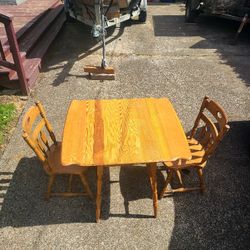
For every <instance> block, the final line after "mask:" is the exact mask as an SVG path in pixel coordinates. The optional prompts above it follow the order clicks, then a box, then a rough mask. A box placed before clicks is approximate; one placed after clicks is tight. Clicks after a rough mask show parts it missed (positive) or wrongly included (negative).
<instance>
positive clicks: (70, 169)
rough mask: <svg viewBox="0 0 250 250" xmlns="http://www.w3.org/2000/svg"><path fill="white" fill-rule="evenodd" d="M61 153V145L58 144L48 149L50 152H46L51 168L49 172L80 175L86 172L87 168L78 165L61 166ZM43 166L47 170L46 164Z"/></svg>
mask: <svg viewBox="0 0 250 250" xmlns="http://www.w3.org/2000/svg"><path fill="white" fill-rule="evenodd" d="M61 152H62V143H61V142H58V144H57V145H55V144H53V145H52V146H51V147H50V151H47V152H46V153H47V155H48V162H49V165H50V167H51V172H52V173H53V174H76V175H79V174H82V173H83V172H84V171H86V170H87V167H81V166H79V165H70V166H63V165H62V164H61ZM44 164H45V169H49V167H48V164H47V163H44Z"/></svg>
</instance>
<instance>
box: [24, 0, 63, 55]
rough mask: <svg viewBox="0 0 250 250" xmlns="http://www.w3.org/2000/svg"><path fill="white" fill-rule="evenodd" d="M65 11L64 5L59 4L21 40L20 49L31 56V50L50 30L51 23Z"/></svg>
mask: <svg viewBox="0 0 250 250" xmlns="http://www.w3.org/2000/svg"><path fill="white" fill-rule="evenodd" d="M62 10H63V5H62V4H61V3H58V4H57V5H56V6H55V7H54V8H53V9H51V10H50V11H49V12H48V13H47V15H45V16H44V17H43V18H42V19H40V21H39V22H38V23H37V24H36V25H33V27H32V29H31V30H30V31H29V32H28V33H26V34H25V35H24V36H22V38H21V39H19V49H20V51H24V52H26V53H27V55H28V54H29V52H30V51H31V49H32V48H33V47H34V46H35V44H36V42H37V41H39V39H40V38H41V36H42V35H43V33H44V32H46V30H47V29H48V27H49V25H50V23H52V22H53V21H54V20H55V19H56V17H57V16H58V15H59V13H60V12H62Z"/></svg>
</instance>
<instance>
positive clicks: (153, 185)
mask: <svg viewBox="0 0 250 250" xmlns="http://www.w3.org/2000/svg"><path fill="white" fill-rule="evenodd" d="M148 167H149V178H150V183H151V188H152V193H153V206H154V217H155V218H156V217H157V208H158V193H157V177H156V170H157V165H156V163H150V164H149V165H148Z"/></svg>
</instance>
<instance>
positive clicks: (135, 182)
mask: <svg viewBox="0 0 250 250" xmlns="http://www.w3.org/2000/svg"><path fill="white" fill-rule="evenodd" d="M119 180H120V190H121V194H122V196H123V199H124V208H125V214H110V217H126V218H138V219H140V218H153V217H154V216H153V201H152V215H147V214H131V213H130V211H129V202H130V201H136V200H141V199H152V190H151V187H150V182H149V177H148V173H147V168H146V166H145V165H141V166H139V165H137V166H126V167H121V170H120V175H119ZM157 181H158V182H159V183H161V184H162V183H163V182H164V176H163V175H162V173H161V172H160V171H157ZM162 187H163V186H162V185H160V186H158V190H161V189H162Z"/></svg>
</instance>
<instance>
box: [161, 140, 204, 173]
mask: <svg viewBox="0 0 250 250" xmlns="http://www.w3.org/2000/svg"><path fill="white" fill-rule="evenodd" d="M187 141H188V145H189V149H190V151H191V155H192V158H191V159H190V160H187V161H186V162H185V164H178V165H174V164H173V162H164V164H165V165H166V166H167V167H168V168H172V169H183V168H189V167H191V166H194V167H195V166H197V167H201V168H203V167H205V165H206V162H202V159H203V157H204V155H205V150H204V149H203V146H202V145H201V144H200V143H199V142H198V141H197V140H196V139H194V138H187Z"/></svg>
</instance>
